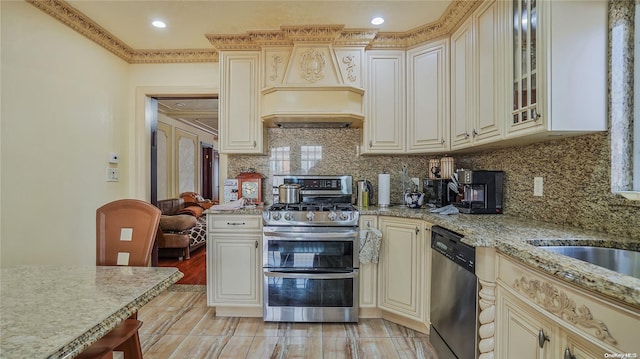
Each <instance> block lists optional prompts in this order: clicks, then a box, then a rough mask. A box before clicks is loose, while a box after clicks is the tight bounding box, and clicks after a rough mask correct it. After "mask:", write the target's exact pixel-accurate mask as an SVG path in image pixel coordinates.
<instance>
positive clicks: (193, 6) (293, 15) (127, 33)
mask: <svg viewBox="0 0 640 359" xmlns="http://www.w3.org/2000/svg"><path fill="white" fill-rule="evenodd" d="M451 2H452V1H451V0H416V1H402V0H384V1H376V0H370V1H357V0H342V1H313V0H303V1H263V0H259V1H242V0H235V1H218V0H207V1H204V0H203V1H184V0H172V1H166V0H164V1H163V0H138V1H129V0H106V1H104V0H71V1H67V3H68V4H69V5H71V6H72V7H74V8H75V9H77V10H78V11H80V12H81V13H83V14H84V15H86V16H88V17H89V18H90V19H91V20H93V21H95V22H96V23H97V24H98V25H100V26H101V27H102V28H104V29H105V30H107V31H108V32H110V33H111V34H113V35H114V36H115V37H117V38H118V39H120V40H121V41H123V42H124V43H126V44H127V45H129V46H130V47H132V48H134V49H136V50H142V49H165V50H168V49H211V48H212V46H211V44H210V43H209V41H208V40H207V38H206V37H205V34H244V33H245V32H246V31H248V30H278V29H280V26H281V25H328V24H332V25H335V24H339V25H344V26H345V28H348V29H367V28H375V29H378V30H379V31H381V32H405V31H408V30H411V29H414V28H416V27H419V26H422V25H425V24H428V23H431V22H434V21H436V20H438V19H439V18H440V15H442V14H443V13H444V11H445V10H446V8H447V7H448V6H449V5H450V4H451ZM376 16H382V17H384V18H385V23H384V24H382V25H378V26H374V25H371V23H370V21H371V19H372V18H373V17H376ZM156 19H162V20H163V21H164V22H165V23H166V24H167V27H166V28H164V29H156V28H154V27H153V26H151V21H153V20H156Z"/></svg>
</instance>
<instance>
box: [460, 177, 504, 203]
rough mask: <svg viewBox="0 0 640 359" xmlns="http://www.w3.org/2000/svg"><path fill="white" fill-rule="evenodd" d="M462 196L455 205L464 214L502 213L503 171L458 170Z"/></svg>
mask: <svg viewBox="0 0 640 359" xmlns="http://www.w3.org/2000/svg"><path fill="white" fill-rule="evenodd" d="M456 174H457V176H458V182H459V184H460V186H461V187H462V188H461V193H462V196H461V197H458V198H457V201H456V202H455V203H454V205H455V206H456V207H458V210H460V212H462V213H486V214H489V213H493V214H500V213H502V185H503V183H504V172H502V171H472V170H458V171H457V172H456Z"/></svg>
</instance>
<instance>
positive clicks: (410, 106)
mask: <svg viewBox="0 0 640 359" xmlns="http://www.w3.org/2000/svg"><path fill="white" fill-rule="evenodd" d="M448 53H449V42H448V40H442V41H437V42H434V43H431V44H428V45H425V46H423V47H420V48H416V49H412V50H409V51H408V52H407V63H408V64H407V152H409V153H411V152H429V151H442V150H447V149H448V146H449V140H448V137H449V128H448V124H449V85H448V84H449V66H448V64H449V58H448Z"/></svg>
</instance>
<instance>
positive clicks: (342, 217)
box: [340, 212, 349, 221]
mask: <svg viewBox="0 0 640 359" xmlns="http://www.w3.org/2000/svg"><path fill="white" fill-rule="evenodd" d="M347 219H349V213H347V212H340V220H341V221H346V220H347Z"/></svg>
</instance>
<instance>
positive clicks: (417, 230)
mask: <svg viewBox="0 0 640 359" xmlns="http://www.w3.org/2000/svg"><path fill="white" fill-rule="evenodd" d="M418 233H420V228H418V227H417V226H416V235H417V234H418Z"/></svg>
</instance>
